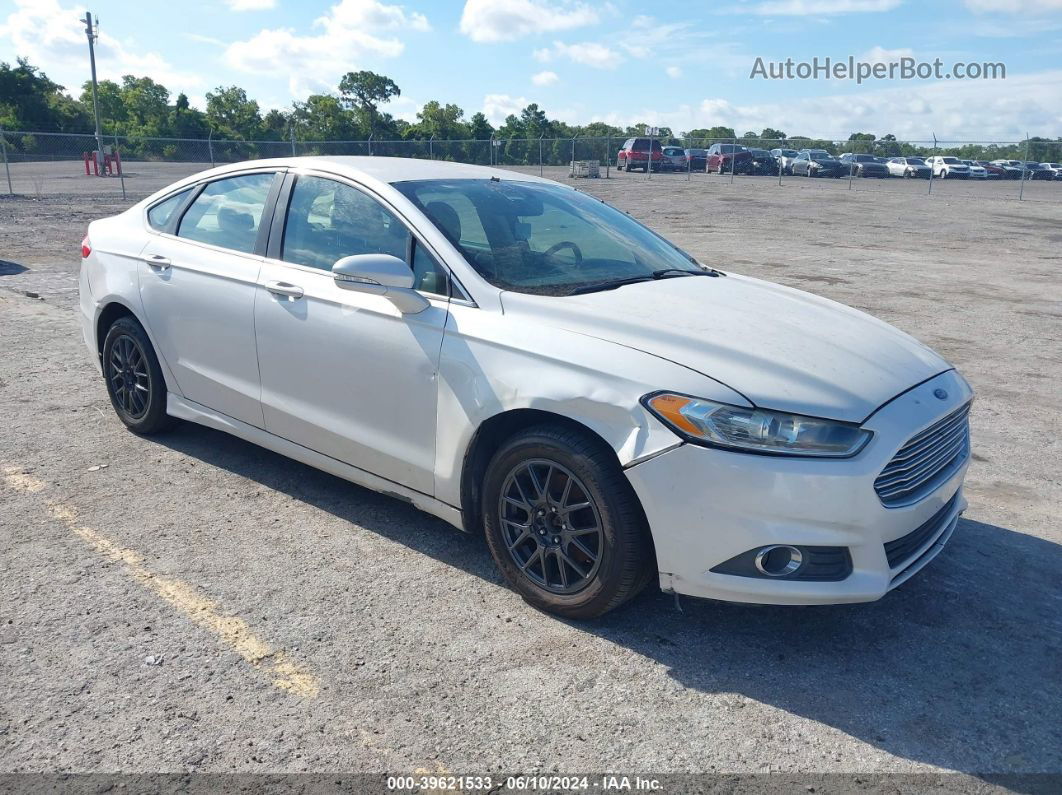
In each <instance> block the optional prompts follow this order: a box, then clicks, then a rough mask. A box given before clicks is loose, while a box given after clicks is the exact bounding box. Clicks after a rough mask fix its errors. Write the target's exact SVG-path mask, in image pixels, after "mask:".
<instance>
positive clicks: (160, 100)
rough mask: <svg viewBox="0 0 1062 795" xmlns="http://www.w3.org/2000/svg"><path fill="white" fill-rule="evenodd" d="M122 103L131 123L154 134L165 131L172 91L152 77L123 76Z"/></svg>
mask: <svg viewBox="0 0 1062 795" xmlns="http://www.w3.org/2000/svg"><path fill="white" fill-rule="evenodd" d="M121 96H122V105H123V106H124V107H125V113H126V117H127V118H128V121H129V123H130V124H133V125H135V126H136V127H137V128H139V129H141V130H145V131H146V130H150V131H151V132H152V133H154V134H156V135H157V134H159V133H160V132H165V126H166V121H167V116H168V115H169V102H170V92H169V89H167V88H166V87H165V86H163V85H161V84H160V83H156V82H155V81H154V80H152V79H151V78H150V77H134V76H133V75H125V76H124V77H122V92H121Z"/></svg>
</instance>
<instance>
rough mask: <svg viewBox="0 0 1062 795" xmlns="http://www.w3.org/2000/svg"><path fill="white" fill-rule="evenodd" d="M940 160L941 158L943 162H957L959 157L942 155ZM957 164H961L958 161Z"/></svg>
mask: <svg viewBox="0 0 1062 795" xmlns="http://www.w3.org/2000/svg"><path fill="white" fill-rule="evenodd" d="M941 160H943V161H944V162H945V163H959V159H958V158H957V157H942V158H941ZM959 165H962V164H961V163H960V164H959Z"/></svg>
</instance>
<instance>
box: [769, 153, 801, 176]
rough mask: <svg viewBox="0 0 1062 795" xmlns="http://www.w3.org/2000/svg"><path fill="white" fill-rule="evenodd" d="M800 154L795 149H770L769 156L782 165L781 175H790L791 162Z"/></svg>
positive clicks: (791, 171) (791, 170)
mask: <svg viewBox="0 0 1062 795" xmlns="http://www.w3.org/2000/svg"><path fill="white" fill-rule="evenodd" d="M798 154H800V153H799V152H798V151H797V150H796V149H772V150H771V155H772V156H773V157H774V159H775V160H778V161H780V162H781V163H782V173H783V174H792V173H793V169H792V165H793V161H794V160H796V156H797V155H798Z"/></svg>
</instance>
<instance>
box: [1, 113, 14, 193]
mask: <svg viewBox="0 0 1062 795" xmlns="http://www.w3.org/2000/svg"><path fill="white" fill-rule="evenodd" d="M0 152H3V154H4V171H6V172H7V192H8V195H10V196H14V195H15V191H14V189H13V188H12V187H11V166H10V165H8V162H7V140H6V139H5V138H4V128H3V127H0Z"/></svg>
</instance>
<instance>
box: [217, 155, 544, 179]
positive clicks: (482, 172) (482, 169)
mask: <svg viewBox="0 0 1062 795" xmlns="http://www.w3.org/2000/svg"><path fill="white" fill-rule="evenodd" d="M276 167H285V168H320V169H321V170H323V171H332V172H334V173H336V174H345V175H347V176H350V177H357V178H363V177H368V178H370V179H371V180H376V181H378V182H385V183H395V182H406V181H409V180H417V179H490V178H491V177H496V178H498V179H503V180H520V181H522V182H550V181H551V180H545V179H541V178H540V177H537V176H532V175H531V174H524V173H520V172H517V171H509V170H507V169H503V168H493V167H491V166H473V165H468V164H466V163H453V162H450V161H447V160H423V159H420V158H415V157H388V156H373V157H369V156H364V155H361V156H353V155H351V156H336V157H332V156H327V157H323V156H322V157H317V156H306V157H277V158H270V159H267V160H247V161H244V162H241V163H232V164H230V165H226V166H221V167H219V168H216V169H212V170H211V171H210V172H204V174H211V175H214V174H217V175H219V176H220V175H222V174H224V173H226V172H229V171H242V170H245V169H247V168H276Z"/></svg>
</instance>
